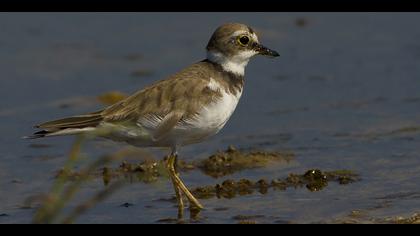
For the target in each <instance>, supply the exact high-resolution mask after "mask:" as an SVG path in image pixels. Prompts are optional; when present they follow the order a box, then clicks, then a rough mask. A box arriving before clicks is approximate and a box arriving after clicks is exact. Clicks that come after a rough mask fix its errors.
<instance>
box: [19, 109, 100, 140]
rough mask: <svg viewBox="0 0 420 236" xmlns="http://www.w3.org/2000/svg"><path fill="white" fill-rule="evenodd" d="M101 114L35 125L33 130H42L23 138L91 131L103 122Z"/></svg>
mask: <svg viewBox="0 0 420 236" xmlns="http://www.w3.org/2000/svg"><path fill="white" fill-rule="evenodd" d="M101 112H102V111H98V112H94V113H90V114H86V115H80V116H72V117H67V118H63V119H59V120H53V121H48V122H45V123H42V124H39V125H36V126H35V128H39V129H42V130H41V131H38V132H36V133H34V134H32V135H30V136H25V137H24V138H27V139H36V138H43V137H48V136H57V135H70V134H79V133H83V132H87V131H92V130H94V129H95V127H97V126H98V125H99V124H100V122H101V121H102V120H103V117H102V115H101Z"/></svg>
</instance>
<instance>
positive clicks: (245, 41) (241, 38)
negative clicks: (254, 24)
mask: <svg viewBox="0 0 420 236" xmlns="http://www.w3.org/2000/svg"><path fill="white" fill-rule="evenodd" d="M238 43H239V44H240V45H242V46H246V45H247V44H248V43H249V37H248V36H246V35H242V36H239V37H238Z"/></svg>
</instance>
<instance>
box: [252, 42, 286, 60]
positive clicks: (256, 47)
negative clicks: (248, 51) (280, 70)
mask: <svg viewBox="0 0 420 236" xmlns="http://www.w3.org/2000/svg"><path fill="white" fill-rule="evenodd" d="M252 46H253V49H254V50H255V51H257V52H258V54H259V55H263V56H269V57H278V56H280V54H279V53H278V52H276V51H274V50H271V49H269V48H267V47H265V46H263V45H261V44H259V43H254V44H253V45H252Z"/></svg>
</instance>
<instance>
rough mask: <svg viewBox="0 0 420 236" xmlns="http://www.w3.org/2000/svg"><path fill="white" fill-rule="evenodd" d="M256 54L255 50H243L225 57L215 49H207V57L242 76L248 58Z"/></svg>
mask: <svg viewBox="0 0 420 236" xmlns="http://www.w3.org/2000/svg"><path fill="white" fill-rule="evenodd" d="M256 54H257V52H254V51H245V52H241V53H239V54H237V55H235V56H233V57H226V56H225V55H223V54H222V53H220V52H217V51H207V59H208V60H209V61H211V62H214V63H217V64H219V65H221V66H222V68H223V69H224V70H225V71H228V72H232V73H234V74H236V75H240V76H244V74H245V67H246V65H247V64H248V62H249V59H250V58H251V57H252V56H254V55H256Z"/></svg>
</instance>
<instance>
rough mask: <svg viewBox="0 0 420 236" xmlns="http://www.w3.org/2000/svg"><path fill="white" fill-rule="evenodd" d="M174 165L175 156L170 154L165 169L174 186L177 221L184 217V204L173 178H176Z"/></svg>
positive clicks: (179, 189)
mask: <svg viewBox="0 0 420 236" xmlns="http://www.w3.org/2000/svg"><path fill="white" fill-rule="evenodd" d="M175 164H176V154H171V155H170V156H169V158H168V161H167V165H168V166H167V167H168V170H169V175H170V177H171V180H172V184H173V186H174V190H175V196H176V200H177V203H178V219H182V218H183V216H184V202H183V200H182V193H181V188H180V187H179V186H178V185H177V183H176V181H175V176H178V173H177V171H176V169H175Z"/></svg>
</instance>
